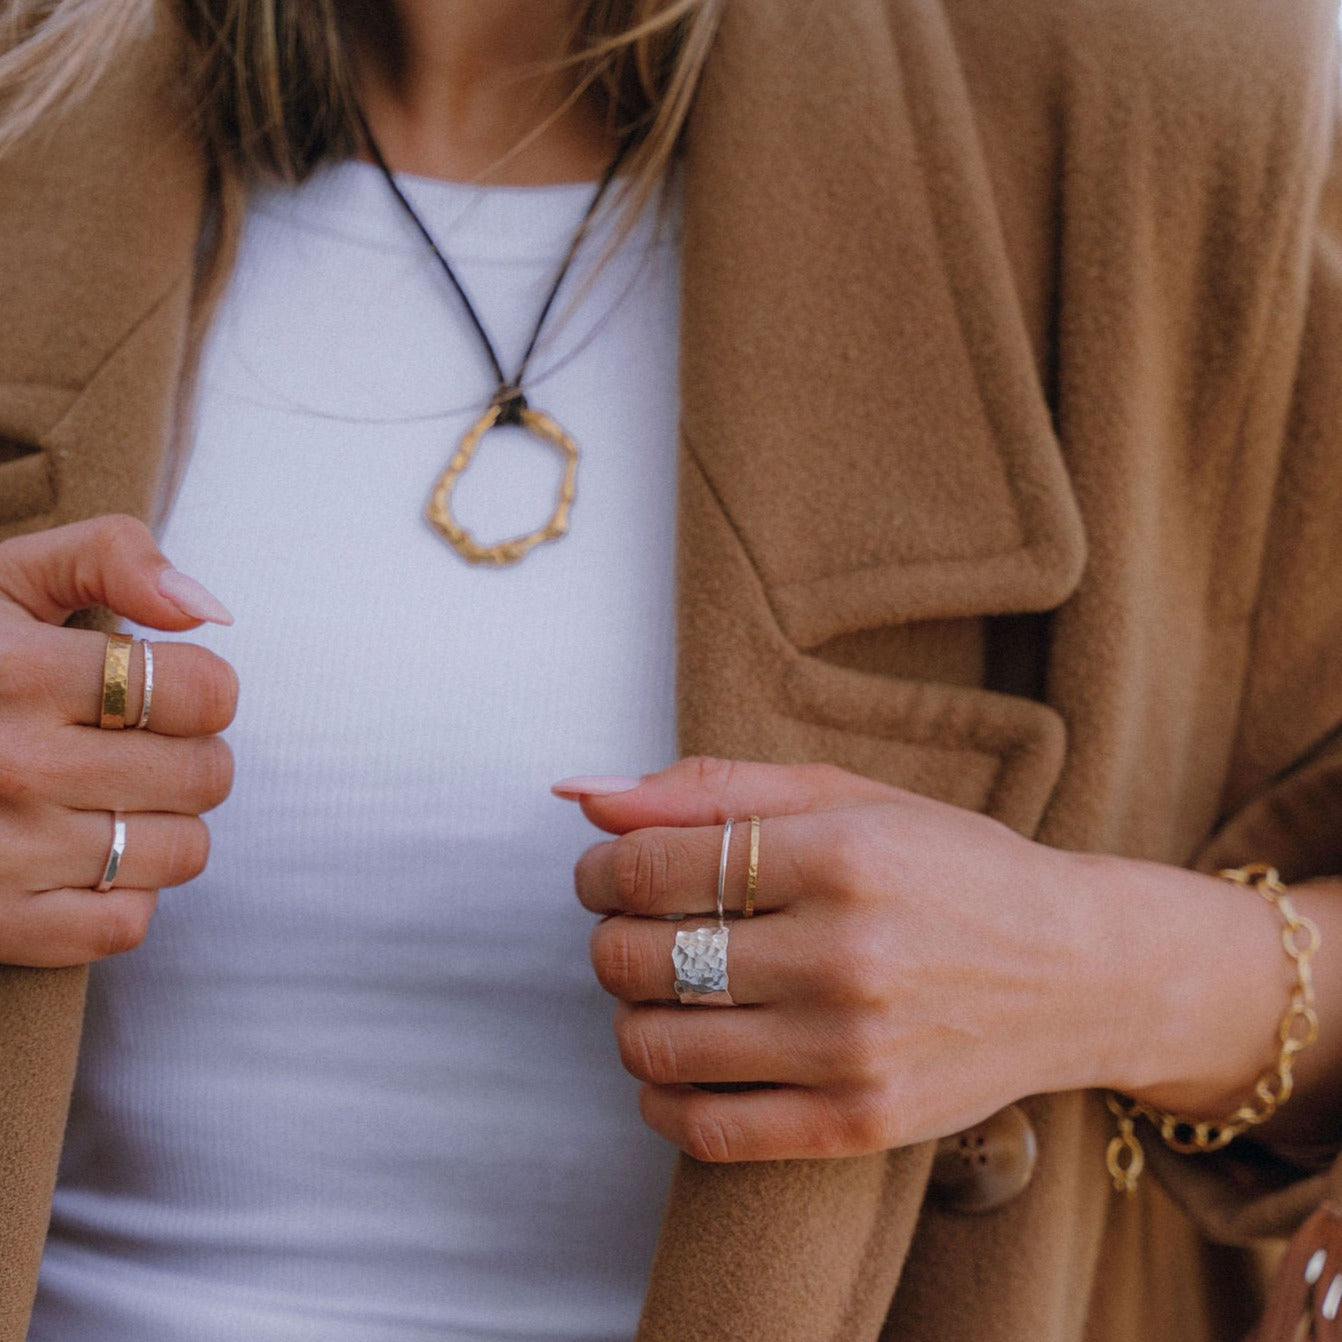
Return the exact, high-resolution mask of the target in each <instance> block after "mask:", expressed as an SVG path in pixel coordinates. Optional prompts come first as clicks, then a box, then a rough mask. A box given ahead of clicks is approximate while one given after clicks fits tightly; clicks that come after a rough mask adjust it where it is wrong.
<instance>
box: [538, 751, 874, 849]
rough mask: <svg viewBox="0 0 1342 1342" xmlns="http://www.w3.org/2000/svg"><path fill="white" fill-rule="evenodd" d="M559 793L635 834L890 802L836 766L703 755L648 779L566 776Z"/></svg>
mask: <svg viewBox="0 0 1342 1342" xmlns="http://www.w3.org/2000/svg"><path fill="white" fill-rule="evenodd" d="M551 791H552V792H554V793H555V795H556V796H558V797H563V798H564V799H565V800H567V801H576V802H578V803H580V804H581V806H582V809H583V814H584V815H586V817H587V818H588V820H590V821H591V822H592V823H593V824H594V825H596V826H597V827H598V828H600V829H604V830H606V831H607V832H608V833H611V834H627V833H628V832H629V831H630V830H634V829H647V828H649V827H650V826H653V825H720V824H722V822H723V821H724V820H726V819H727V817H728V816H735V817H736V818H737V819H738V820H739V819H741V818H743V817H745V816H749V815H758V816H761V817H762V818H765V819H767V818H768V817H770V816H780V815H799V814H802V813H803V812H808V811H832V810H836V809H838V808H840V807H845V806H862V805H869V804H871V803H873V802H881V801H889V800H890V799H891V797H892V796H895V795H898V794H896V792H895V789H893V788H890V787H887V786H886V785H885V784H884V783H877V782H874V781H873V780H872V779H870V778H863V777H862V776H861V775H860V774H853V773H848V772H847V771H846V770H843V769H839V768H836V767H835V766H834V765H832V764H753V763H747V762H744V761H741V760H723V759H713V758H710V757H707V756H695V757H691V758H689V759H683V760H680V761H679V762H678V763H676V764H673V765H671V767H670V768H669V769H663V770H661V772H659V773H653V774H645V775H644V776H643V777H642V778H638V779H635V778H593V777H587V778H566V779H564V780H563V782H560V783H555V784H554V785H553V787H552V788H551Z"/></svg>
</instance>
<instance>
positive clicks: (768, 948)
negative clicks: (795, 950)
mask: <svg viewBox="0 0 1342 1342" xmlns="http://www.w3.org/2000/svg"><path fill="white" fill-rule="evenodd" d="M787 923H788V920H787V919H779V918H760V919H759V920H758V921H757V920H755V919H751V920H750V921H749V922H746V921H743V920H741V919H737V920H736V921H735V922H733V923H731V924H730V927H731V938H730V940H729V942H728V974H729V978H730V981H731V994H732V997H733V999H734V1000H735V1001H736V1002H738V1003H739V1004H741V1005H747V1004H750V1005H757V1004H759V1003H762V1002H774V1001H778V1000H780V999H782V998H783V997H784V996H791V995H792V994H791V993H789V992H788V991H787V989H788V979H789V977H790V976H791V970H792V966H791V965H789V964H788V961H787V958H786V950H780V949H779V943H780V942H781V943H783V945H784V946H786V943H787V942H789V941H790V940H791V939H792V938H791V936H790V935H789V933H790V932H791V930H792V929H791V928H790V927H788V926H787ZM780 924H781V926H780ZM693 925H694V924H688V925H687V924H679V925H678V924H676V923H669V922H663V921H661V920H660V919H656V918H628V917H614V918H604V919H602V921H601V922H599V923H597V925H596V926H595V927H594V928H593V929H592V942H591V951H592V968H593V969H594V970H595V971H596V977H597V981H598V982H599V983H600V984H601V986H602V987H603V988H604V989H605V990H606V991H607V992H608V993H610V995H611V996H612V997H618V998H621V999H622V1000H624V1001H626V1002H674V1001H675V1000H676V970H675V965H674V963H673V961H672V958H671V956H672V951H673V950H674V949H675V944H676V933H677V931H680V930H683V929H684V928H685V927H686V926H693ZM709 925H710V926H716V923H715V922H713V923H710V924H709Z"/></svg>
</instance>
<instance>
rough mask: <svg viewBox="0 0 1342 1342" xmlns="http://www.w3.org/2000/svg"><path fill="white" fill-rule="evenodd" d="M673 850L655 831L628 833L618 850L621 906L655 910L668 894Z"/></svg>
mask: <svg viewBox="0 0 1342 1342" xmlns="http://www.w3.org/2000/svg"><path fill="white" fill-rule="evenodd" d="M669 863H670V859H669V854H668V853H667V848H666V843H665V841H664V840H663V839H661V838H659V837H657V836H656V835H652V834H637V835H633V834H631V835H626V836H625V837H624V838H622V839H620V840H619V841H618V845H617V847H616V850H615V892H616V897H617V899H618V900H619V903H620V906H621V908H626V909H629V910H631V911H636V912H653V911H655V910H656V909H658V908H659V907H660V905H661V903H662V901H663V900H664V899H665V898H666V894H667V887H668V868H669Z"/></svg>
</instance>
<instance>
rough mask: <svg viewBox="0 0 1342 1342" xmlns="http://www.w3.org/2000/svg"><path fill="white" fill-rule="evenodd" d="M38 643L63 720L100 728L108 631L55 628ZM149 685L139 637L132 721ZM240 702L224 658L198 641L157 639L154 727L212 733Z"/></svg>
mask: <svg viewBox="0 0 1342 1342" xmlns="http://www.w3.org/2000/svg"><path fill="white" fill-rule="evenodd" d="M37 642H38V644H39V645H40V651H39V652H38V654H37V655H38V656H39V658H40V660H41V669H42V672H43V673H44V674H45V676H46V678H47V679H48V682H49V683H50V684H51V686H52V687H53V691H54V692H55V694H56V695H58V696H59V708H60V712H61V718H62V720H63V721H65V722H77V723H82V724H84V725H85V726H90V727H97V726H98V722H99V719H100V718H101V716H102V683H103V660H104V658H105V656H106V652H107V636H106V635H105V634H97V633H92V632H90V631H87V630H82V629H53V630H51V631H50V634H49V635H46V634H44V635H43V636H42V637H41V638H40V639H39V640H37ZM144 684H145V673H144V645H143V643H141V642H139V641H138V640H137V642H136V645H135V647H134V649H133V650H132V656H131V664H130V685H129V688H128V691H127V697H126V721H127V722H128V723H131V724H132V725H133V724H134V723H136V722H138V721H139V718H140V710H141V709H142V708H143V706H144ZM237 707H238V677H237V673H236V672H235V671H234V670H233V668H232V667H231V666H230V665H229V664H228V663H227V662H226V661H225V660H224V659H223V658H222V657H220V656H218V655H217V654H215V653H213V652H211V651H210V650H209V649H208V648H202V647H200V646H198V645H197V644H195V643H173V642H168V643H155V644H154V692H153V698H152V700H151V701H150V705H149V722H148V729H149V731H151V732H154V733H156V734H158V735H160V736H212V735H214V734H215V733H216V732H221V731H223V730H224V729H225V728H226V727H228V725H229V724H230V723H231V722H232V721H233V716H234V714H235V713H236V712H237Z"/></svg>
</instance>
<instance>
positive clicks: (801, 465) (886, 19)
mask: <svg viewBox="0 0 1342 1342" xmlns="http://www.w3.org/2000/svg"><path fill="white" fill-rule="evenodd" d="M932 183H935V191H933V190H932V189H931V184H932ZM934 197H935V199H934ZM684 246H685V250H684V276H685V291H684V299H683V314H682V323H683V326H682V350H681V358H682V458H681V496H680V559H679V563H680V570H679V601H680V609H679V629H680V664H679V681H678V685H679V698H680V727H681V732H680V745H681V748H682V751H683V753H711V754H730V755H734V756H741V757H746V758H756V759H774V760H780V761H791V760H799V759H810V758H816V759H829V760H831V761H833V762H835V763H839V764H841V765H844V766H846V767H849V768H853V769H857V770H859V771H861V772H864V773H867V774H869V775H871V776H874V777H880V778H883V779H884V780H886V781H889V782H892V783H896V784H900V785H903V786H907V787H915V788H918V789H919V790H922V791H926V792H930V793H932V794H934V795H940V796H943V797H945V798H946V799H947V800H952V801H955V802H957V803H959V804H961V805H965V806H969V807H973V808H974V809H979V810H984V811H988V812H990V813H992V814H995V815H997V816H998V817H999V818H1002V819H1004V820H1006V821H1007V822H1008V823H1012V824H1015V825H1016V826H1017V828H1020V829H1022V830H1026V831H1029V830H1031V829H1033V827H1034V826H1035V824H1037V822H1038V820H1039V817H1040V814H1041V812H1042V809H1043V806H1044V803H1045V802H1046V801H1047V798H1048V796H1049V793H1050V790H1051V788H1052V785H1053V783H1054V781H1055V780H1056V778H1057V775H1058V771H1059V769H1060V767H1061V761H1062V755H1063V748H1064V734H1063V731H1062V724H1061V721H1060V719H1058V718H1057V716H1056V714H1054V713H1053V712H1052V710H1050V709H1048V708H1047V707H1046V706H1044V705H1042V704H1036V703H1031V702H1026V701H1023V700H1013V699H1008V698H1005V697H1003V696H999V695H992V694H989V693H987V692H986V691H982V690H977V689H973V688H969V687H956V686H941V685H929V684H926V683H919V684H915V683H913V682H900V681H899V680H897V679H895V678H893V677H886V676H873V675H865V674H863V673H861V672H857V671H853V670H849V669H847V668H843V667H840V666H837V665H834V664H832V663H831V662H828V661H826V660H825V659H824V658H823V657H817V656H812V655H808V654H809V653H810V652H811V651H812V650H814V649H817V648H819V647H820V646H821V645H822V644H823V643H824V642H825V641H826V640H827V639H830V638H834V637H836V636H839V635H845V634H852V633H856V632H858V631H862V630H869V629H875V628H877V627H880V626H884V625H890V624H902V623H908V622H913V621H919V620H945V619H954V618H957V617H973V616H980V615H983V614H985V613H1010V612H1018V611H1039V610H1047V609H1051V608H1053V607H1054V606H1056V605H1058V604H1059V603H1061V601H1062V600H1063V599H1064V598H1066V597H1067V596H1068V595H1069V593H1071V592H1072V590H1073V589H1074V588H1075V587H1076V585H1077V583H1078V582H1079V580H1080V575H1081V570H1082V567H1083V563H1084V541H1083V533H1082V529H1081V521H1080V515H1079V512H1078V509H1077V506H1076V502H1075V500H1074V499H1073V497H1072V493H1071V489H1070V486H1069V484H1068V481H1067V475H1066V471H1065V469H1064V464H1063V460H1062V455H1061V452H1060V449H1059V446H1058V443H1057V440H1056V438H1055V435H1054V433H1053V428H1052V424H1051V421H1050V417H1049V411H1048V407H1047V403H1046V399H1045V395H1044V392H1043V389H1042V386H1041V380H1040V376H1039V372H1038V370H1037V367H1036V362H1035V358H1034V355H1033V351H1032V346H1031V343H1030V339H1029V336H1028V334H1027V330H1026V323H1025V321H1024V319H1023V317H1022V314H1021V310H1020V304H1019V301H1018V299H1017V296H1016V293H1015V290H1014V288H1013V285H1012V280H1011V267H1010V265H1009V264H1008V260H1007V253H1006V248H1005V246H1004V244H1003V242H1002V239H1001V233H1000V227H999V225H998V222H997V220H996V218H995V215H994V209H993V205H992V196H991V191H990V188H989V184H988V176H987V171H986V169H985V167H984V165H983V162H982V158H981V155H980V152H979V147H978V144H977V141H976V137H975V131H974V127H973V122H972V118H971V114H970V110H969V104H968V99H967V95H966V94H965V92H964V89H963V81H962V76H961V73H960V71H959V68H958V64H957V61H956V57H955V53H954V49H953V46H952V43H951V40H950V36H949V33H948V32H947V30H946V27H945V20H944V15H943V14H942V11H941V9H940V6H939V5H937V4H935V3H933V0H894V3H888V4H887V3H884V0H855V3H849V4H844V5H839V6H833V5H815V4H811V3H806V2H805V0H733V3H732V4H729V5H728V6H727V7H726V9H725V12H724V22H723V27H722V30H721V32H720V35H719V39H718V43H717V46H716V48H715V52H714V57H713V61H712V64H711V67H710V69H709V71H708V75H707V79H706V83H705V85H704V87H703V89H702V91H701V94H700V98H699V102H698V104H697V107H696V112H695V119H694V122H693V125H692V128H691V135H690V138H689V155H688V162H687V172H686V216H685V244H684ZM930 1164H931V1150H930V1148H929V1147H926V1146H924V1147H919V1148H913V1149H908V1150H902V1151H895V1152H890V1153H887V1154H882V1155H875V1156H870V1157H866V1158H862V1159H855V1160H844V1161H829V1162H812V1161H798V1162H787V1163H777V1164H766V1165H735V1166H707V1165H700V1164H697V1163H695V1162H692V1161H689V1160H687V1159H682V1160H681V1162H680V1165H679V1167H678V1171H677V1176H676V1180H675V1183H674V1186H673V1189H672V1194H671V1198H670V1202H669V1205H668V1209H667V1215H666V1221H665V1224H664V1229H663V1235H662V1240H661V1244H660V1247H659V1252H658V1257H657V1261H656V1264H655V1267H654V1271H653V1275H652V1280H651V1285H650V1289H649V1292H648V1298H647V1307H646V1311H645V1315H644V1319H643V1324H642V1329H641V1331H640V1334H639V1337H640V1339H641V1342H671V1340H672V1339H676V1342H698V1340H699V1339H702V1340H703V1342H709V1339H714V1340H716V1339H719V1338H723V1337H729V1338H732V1339H735V1340H737V1342H755V1340H758V1342H790V1340H791V1339H796V1342H822V1340H824V1339H833V1342H850V1340H851V1339H858V1338H874V1337H876V1336H877V1334H878V1333H879V1332H880V1331H881V1327H882V1323H883V1321H884V1319H885V1315H886V1311H887V1310H888V1308H889V1303H890V1300H891V1298H892V1296H893V1295H894V1291H895V1287H896V1284H897V1282H898V1279H899V1274H900V1269H901V1265H902V1263H903V1261H904V1257H905V1253H906V1251H907V1248H908V1245H909V1242H910V1240H911V1237H912V1234H913V1229H914V1225H915V1223H916V1221H917V1218H918V1215H919V1211H920V1208H921V1206H922V1202H923V1196H924V1191H925V1187H926V1183H927V1179H928V1174H929V1170H930Z"/></svg>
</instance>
